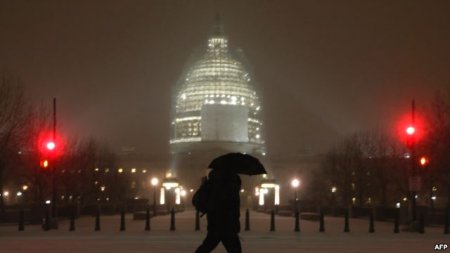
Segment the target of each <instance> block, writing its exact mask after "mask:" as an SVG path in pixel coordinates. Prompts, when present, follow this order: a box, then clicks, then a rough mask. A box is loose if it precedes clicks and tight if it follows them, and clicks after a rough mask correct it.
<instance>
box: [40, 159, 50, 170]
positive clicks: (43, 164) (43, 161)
mask: <svg viewBox="0 0 450 253" xmlns="http://www.w3.org/2000/svg"><path fill="white" fill-rule="evenodd" d="M40 165H41V168H44V169H47V168H48V166H49V165H50V164H49V162H48V160H47V159H44V160H41V164H40Z"/></svg>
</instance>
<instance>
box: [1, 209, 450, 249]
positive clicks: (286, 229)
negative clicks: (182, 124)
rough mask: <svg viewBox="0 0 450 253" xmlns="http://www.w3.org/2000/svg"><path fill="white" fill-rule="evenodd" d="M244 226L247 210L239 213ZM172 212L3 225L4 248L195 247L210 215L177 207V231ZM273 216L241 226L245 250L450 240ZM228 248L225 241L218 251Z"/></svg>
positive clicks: (361, 223)
mask: <svg viewBox="0 0 450 253" xmlns="http://www.w3.org/2000/svg"><path fill="white" fill-rule="evenodd" d="M241 217H242V218H241V224H242V228H244V219H243V218H244V215H242V216H241ZM169 221H170V217H169V216H159V217H155V218H153V219H152V220H151V231H144V227H145V223H144V221H135V220H132V216H131V215H129V216H127V217H126V231H122V232H120V231H119V228H120V218H119V216H103V217H102V219H101V231H98V232H95V231H94V224H95V219H94V217H83V218H80V219H78V220H77V221H76V231H73V232H69V222H68V221H62V222H60V224H59V229H58V230H51V231H47V232H45V231H42V230H41V229H40V227H39V226H26V227H25V231H23V232H19V231H18V230H17V226H0V253H13V252H14V253H19V252H20V253H31V252H37V253H41V252H42V253H80V252H86V253H89V252H95V253H138V252H157V253H175V252H194V251H195V249H196V247H197V246H198V245H199V244H200V242H201V241H202V240H203V238H204V236H205V233H206V232H205V230H206V229H205V227H206V224H205V222H206V219H205V218H204V217H203V218H202V219H201V231H200V232H198V231H197V232H196V231H194V212H193V211H186V212H183V213H177V217H176V231H169V225H170V223H169ZM269 224H270V216H269V215H266V214H261V213H254V212H252V213H251V231H242V232H241V234H240V236H241V241H242V247H243V252H246V253H281V252H283V253H284V252H286V253H294V252H296V253H297V252H336V253H339V252H343V253H344V252H345V253H353V252H355V253H356V252H364V253H371V252H377V253H379V252H386V253H388V252H405V253H406V252H407V253H413V252H433V251H434V246H435V244H438V243H446V244H450V236H449V235H444V234H443V228H442V227H439V228H429V227H427V228H426V231H425V234H418V233H411V232H400V233H399V234H394V233H393V229H394V228H393V224H391V223H384V222H376V223H375V233H373V234H370V233H369V232H368V225H369V224H368V221H367V220H363V219H351V220H350V230H351V231H350V233H344V232H343V230H344V220H343V219H342V218H334V217H326V218H325V229H326V232H325V233H319V224H318V222H313V221H306V220H302V221H301V224H300V229H301V231H300V232H294V219H293V218H292V217H278V216H277V217H276V231H275V232H270V231H269ZM214 252H217V253H220V252H222V253H223V252H226V251H225V249H224V248H223V246H222V245H219V247H218V248H217V249H216V250H215V251H214Z"/></svg>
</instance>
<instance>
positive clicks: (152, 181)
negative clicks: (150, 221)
mask: <svg viewBox="0 0 450 253" xmlns="http://www.w3.org/2000/svg"><path fill="white" fill-rule="evenodd" d="M150 184H151V185H152V186H153V215H156V186H158V184H159V180H158V178H156V177H154V178H152V180H150Z"/></svg>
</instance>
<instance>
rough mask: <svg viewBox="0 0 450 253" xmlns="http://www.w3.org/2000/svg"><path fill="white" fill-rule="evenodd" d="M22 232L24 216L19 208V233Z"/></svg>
mask: <svg viewBox="0 0 450 253" xmlns="http://www.w3.org/2000/svg"><path fill="white" fill-rule="evenodd" d="M24 230H25V225H24V214H23V209H22V208H20V211H19V231H24Z"/></svg>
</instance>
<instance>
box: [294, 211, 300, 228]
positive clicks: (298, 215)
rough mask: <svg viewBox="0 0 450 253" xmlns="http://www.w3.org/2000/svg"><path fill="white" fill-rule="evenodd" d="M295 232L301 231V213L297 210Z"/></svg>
mask: <svg viewBox="0 0 450 253" xmlns="http://www.w3.org/2000/svg"><path fill="white" fill-rule="evenodd" d="M294 231H295V232H300V214H299V213H298V211H295V228H294Z"/></svg>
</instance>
